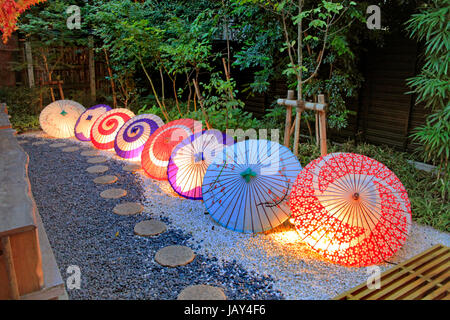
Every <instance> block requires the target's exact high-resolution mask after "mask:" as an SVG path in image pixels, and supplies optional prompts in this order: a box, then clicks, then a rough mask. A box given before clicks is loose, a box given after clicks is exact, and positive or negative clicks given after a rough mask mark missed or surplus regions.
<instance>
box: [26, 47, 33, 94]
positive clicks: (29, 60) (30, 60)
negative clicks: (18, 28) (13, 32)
mask: <svg viewBox="0 0 450 320" xmlns="http://www.w3.org/2000/svg"><path fill="white" fill-rule="evenodd" d="M25 57H26V59H27V74H28V86H29V87H30V88H31V87H34V69H33V56H32V54H31V44H30V42H29V41H25Z"/></svg>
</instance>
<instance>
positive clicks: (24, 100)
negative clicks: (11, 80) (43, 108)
mask: <svg viewBox="0 0 450 320" xmlns="http://www.w3.org/2000/svg"><path fill="white" fill-rule="evenodd" d="M41 90H42V89H39V88H32V89H30V88H26V87H19V88H8V87H5V88H0V101H3V102H5V103H6V105H7V107H8V114H9V115H10V116H11V118H10V119H9V120H10V122H11V125H12V126H13V128H14V129H15V130H17V132H19V133H22V132H25V131H29V130H37V129H39V112H40V110H39V95H40V92H41Z"/></svg>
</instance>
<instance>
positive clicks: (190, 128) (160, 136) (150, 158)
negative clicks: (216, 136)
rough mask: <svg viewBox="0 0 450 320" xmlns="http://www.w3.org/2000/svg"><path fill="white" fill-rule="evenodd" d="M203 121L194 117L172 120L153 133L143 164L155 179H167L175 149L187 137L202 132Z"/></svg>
mask: <svg viewBox="0 0 450 320" xmlns="http://www.w3.org/2000/svg"><path fill="white" fill-rule="evenodd" d="M201 130H202V123H201V122H200V121H195V120H193V119H180V120H174V121H171V122H169V123H167V124H165V125H163V126H162V127H160V128H158V130H156V131H155V133H153V134H152V135H151V136H150V138H149V139H148V141H147V143H146V144H145V146H144V150H143V151H142V155H141V165H142V168H143V169H144V171H145V172H146V173H147V174H148V175H149V176H150V177H151V178H153V179H156V180H167V166H168V165H169V159H170V155H171V154H172V151H173V149H174V148H175V147H176V146H177V145H178V144H179V143H180V142H181V141H182V140H184V139H185V138H187V137H189V136H190V135H192V134H194V133H195V132H201Z"/></svg>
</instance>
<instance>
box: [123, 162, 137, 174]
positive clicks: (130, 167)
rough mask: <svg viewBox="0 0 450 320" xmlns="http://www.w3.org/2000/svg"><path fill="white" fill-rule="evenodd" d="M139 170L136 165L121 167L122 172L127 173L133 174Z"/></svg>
mask: <svg viewBox="0 0 450 320" xmlns="http://www.w3.org/2000/svg"><path fill="white" fill-rule="evenodd" d="M140 169H141V165H140V164H137V163H130V164H127V165H126V166H124V167H123V170H125V171H129V172H135V171H138V170H140Z"/></svg>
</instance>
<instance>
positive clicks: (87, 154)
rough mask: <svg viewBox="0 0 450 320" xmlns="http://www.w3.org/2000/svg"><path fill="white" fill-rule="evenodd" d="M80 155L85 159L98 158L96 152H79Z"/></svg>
mask: <svg viewBox="0 0 450 320" xmlns="http://www.w3.org/2000/svg"><path fill="white" fill-rule="evenodd" d="M81 155H82V156H85V157H94V156H98V151H97V150H87V151H83V152H81Z"/></svg>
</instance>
